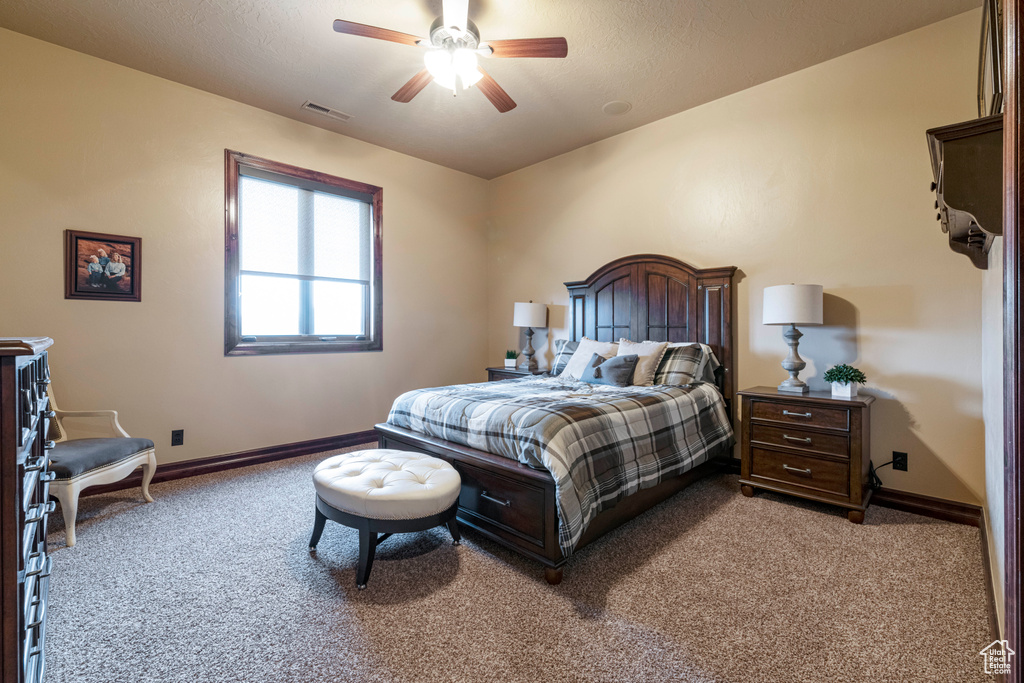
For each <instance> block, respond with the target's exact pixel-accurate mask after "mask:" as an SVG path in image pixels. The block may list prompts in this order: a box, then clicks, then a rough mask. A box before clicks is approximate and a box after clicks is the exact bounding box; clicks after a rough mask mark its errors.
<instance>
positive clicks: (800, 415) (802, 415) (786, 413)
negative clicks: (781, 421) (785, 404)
mask: <svg viewBox="0 0 1024 683" xmlns="http://www.w3.org/2000/svg"><path fill="white" fill-rule="evenodd" d="M782 414H783V415H787V416H789V417H810V416H811V414H810V413H791V412H789V411H788V410H783V411H782Z"/></svg>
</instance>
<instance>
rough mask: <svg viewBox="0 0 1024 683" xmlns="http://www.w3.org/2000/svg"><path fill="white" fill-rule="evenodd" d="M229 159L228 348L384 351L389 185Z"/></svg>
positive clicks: (241, 157)
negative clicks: (384, 228) (384, 201)
mask: <svg viewBox="0 0 1024 683" xmlns="http://www.w3.org/2000/svg"><path fill="white" fill-rule="evenodd" d="M224 159H225V173H226V182H225V187H226V195H227V196H226V217H225V230H224V240H225V242H224V249H225V276H224V287H225V298H224V302H225V303H224V353H225V355H231V356H234V355H252V354H262V353H331V352H338V351H380V350H381V349H382V348H383V344H382V340H381V328H382V326H381V312H382V310H381V215H380V214H381V194H382V190H381V188H379V187H374V186H373V185H367V184H365V183H359V182H356V181H353V180H346V179H344V178H338V177H335V176H329V175H326V174H323V173H317V172H315V171H308V170H305V169H301V168H297V167H295V166H288V165H285V164H280V163H277V162H274V161H267V160H266V159H259V158H256V157H251V156H248V155H245V154H241V153H239V152H233V151H231V150H225V153H224Z"/></svg>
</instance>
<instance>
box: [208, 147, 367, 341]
mask: <svg viewBox="0 0 1024 683" xmlns="http://www.w3.org/2000/svg"><path fill="white" fill-rule="evenodd" d="M240 166H246V167H249V168H254V169H259V170H263V171H268V172H271V173H279V174H282V175H286V176H289V177H292V178H298V179H300V180H305V181H309V182H313V183H322V184H325V185H330V186H332V187H336V188H340V189H344V190H348V191H351V192H359V193H362V194H366V195H370V196H371V198H372V199H371V213H372V215H371V219H370V220H371V222H370V235H371V249H372V252H371V253H372V257H371V261H372V263H371V272H370V306H369V309H370V324H369V327H368V335H367V338H366V339H362V340H357V339H356V338H354V337H346V336H344V335H331V336H330V337H327V336H326V335H324V337H325V338H329V339H331V341H322V340H320V339H318V338H316V337H313V338H311V339H302V340H299V339H296V338H294V337H282V338H279V339H261V340H257V341H242V334H241V329H240V326H239V325H240V320H239V316H240V310H239V301H238V287H239V275H240V261H239V243H238V182H239V177H240V175H241V174H240V173H239V167H240ZM383 193H384V190H383V189H382V188H380V187H377V186H376V185H369V184H367V183H361V182H358V181H355V180H348V179H347V178H341V177H338V176H333V175H328V174H326V173H320V172H317V171H311V170H309V169H305V168H300V167H298V166H291V165H289V164H283V163H280V162H277V161H271V160H269V159H262V158H260V157H255V156H252V155H249V154H243V153H242V152H236V151H233V150H230V149H225V150H224V355H225V356H257V355H263V354H274V353H351V352H359V351H382V350H383V349H384V339H383V332H384V321H383V312H384V305H383V280H384V277H383V252H382V245H383V236H382V229H381V228H382V225H383V217H382V215H383V212H382V208H383Z"/></svg>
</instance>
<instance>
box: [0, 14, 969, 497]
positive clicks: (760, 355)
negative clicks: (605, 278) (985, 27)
mask: <svg viewBox="0 0 1024 683" xmlns="http://www.w3.org/2000/svg"><path fill="white" fill-rule="evenodd" d="M979 20H980V17H979V15H978V12H971V13H968V14H965V15H962V16H960V17H955V18H953V19H950V20H947V21H945V22H942V23H939V24H935V25H933V26H930V27H926V28H924V29H921V30H919V31H916V32H914V33H911V34H907V35H904V36H901V37H898V38H895V39H893V40H890V41H887V42H885V43H881V44H879V45H875V46H872V47H870V48H867V49H864V50H861V51H858V52H855V53H852V54H850V55H846V56H844V57H841V58H839V59H836V60H833V61H830V62H827V63H824V64H821V65H818V66H815V67H813V68H810V69H806V70H804V71H801V72H798V73H796V74H792V75H790V76H787V77H784V78H781V79H778V80H776V81H772V82H770V83H767V84H764V85H761V86H758V87H756V88H753V89H750V90H747V91H744V92H741V93H738V94H736V95H733V96H730V97H727V98H724V99H722V100H718V101H716V102H712V103H710V104H708V105H705V106H702V107H699V108H697V109H694V110H691V111H688V112H684V113H681V114H678V115H676V116H673V117H670V118H667V119H664V120H661V121H658V122H656V123H653V124H650V125H648V126H645V127H643V128H640V129H637V130H634V131H631V132H629V133H626V134H623V135H620V136H617V137H615V138H611V139H608V140H605V141H602V142H599V143H596V144H593V145H590V146H588V147H585V148H582V149H579V150H576V151H574V152H572V153H569V154H566V155H563V156H560V157H557V158H555V159H551V160H549V161H546V162H543V163H541V164H537V165H535V166H532V167H530V168H527V169H523V170H521V171H518V172H516V173H513V174H510V175H507V176H504V177H502V178H499V179H497V180H495V181H491V182H490V183H487V182H485V181H482V180H480V179H477V178H473V177H470V176H467V175H464V174H461V173H457V172H454V171H451V170H447V169H444V168H441V167H438V166H435V165H432V164H429V163H426V162H423V161H420V160H416V159H413V158H410V157H407V156H403V155H401V154H397V153H394V152H391V151H388V150H384V149H382V148H379V147H374V146H372V145H368V144H365V143H362V142H358V141H355V140H352V139H349V138H345V137H343V136H340V135H336V134H332V133H329V132H326V131H323V130H320V129H316V128H311V127H309V126H306V125H303V124H300V123H297V122H295V121H291V120H288V119H284V118H281V117H279V116H275V115H272V114H269V113H266V112H263V111H260V110H257V109H253V108H250V107H247V106H244V105H241V104H238V103H235V102H232V101H230V100H227V99H224V98H221V97H217V96H214V95H210V94H208V93H204V92H201V91H197V90H193V89H190V88H186V87H184V86H180V85H177V84H174V83H171V82H168V81H164V80H161V79H158V78H154V77H152V76H148V75H145V74H142V73H139V72H136V71H132V70H129V69H125V68H122V67H119V66H116V65H113V64H110V63H107V62H103V61H100V60H96V59H93V58H90V57H87V56H84V55H81V54H78V53H74V52H71V51H68V50H64V49H62V48H58V47H55V46H52V45H49V44H46V43H42V42H39V41H36V40H33V39H30V38H27V37H24V36H21V35H19V34H15V33H11V32H8V31H0V63H3V64H4V68H5V74H4V80H3V81H0V87H2V89H3V90H2V92H0V120H2V121H3V126H2V128H0V206H2V207H3V217H2V218H0V246H2V249H3V252H4V254H5V255H7V254H13V255H16V256H9V257H8V258H7V259H5V266H6V267H5V268H3V269H0V286H2V287H3V291H5V292H7V293H8V294H7V295H5V297H4V301H3V303H2V304H0V334H5V335H15V334H47V335H50V336H53V337H54V338H55V339H56V340H57V344H56V345H55V347H54V349H53V364H54V370H55V375H56V379H57V382H58V390H59V391H60V396H61V397H62V398H63V403H64V404H65V405H66V407H71V408H79V407H116V408H118V409H120V410H121V412H122V415H123V418H124V422H125V425H126V427H127V428H128V429H129V430H130V431H132V432H133V433H137V434H140V435H151V436H153V437H154V439H155V440H156V441H157V444H158V446H159V451H158V453H159V454H160V459H161V461H163V462H169V461H172V460H179V459H184V458H192V457H203V456H208V455H214V454H218V453H224V452H232V451H238V450H244V449H249V448H256V447H261V446H266V445H270V444H276V443H286V442H290V441H297V440H304V439H311V438H316V437H320V436H327V435H332V434H341V433H347V432H352V431H357V430H362V429H367V428H369V427H370V426H372V424H373V423H374V422H376V421H379V420H382V419H383V418H384V417H385V416H386V413H387V409H388V407H389V405H390V403H391V401H392V399H393V398H394V397H395V396H396V395H397V394H398V393H400V392H401V391H403V390H406V389H409V388H413V387H416V386H427V385H437V384H443V383H449V382H462V381H474V380H479V379H480V378H481V376H482V368H483V367H484V366H485V365H487V364H498V363H499V361H500V359H501V357H502V354H501V352H502V351H503V350H504V349H505V348H511V347H516V346H518V345H520V341H519V340H518V339H517V335H516V330H515V329H514V328H513V327H512V326H511V311H512V303H513V302H514V301H517V300H524V299H529V298H532V299H534V300H538V301H545V302H550V303H552V304H556V306H555V307H553V309H552V321H553V323H552V324H553V326H554V327H555V328H563V329H562V332H563V333H564V327H565V325H566V324H567V321H565V309H564V308H559V306H564V304H565V303H566V302H567V299H566V296H565V290H564V288H563V287H562V284H561V283H562V282H563V281H565V280H570V279H579V278H583V277H586V276H587V275H589V274H590V272H592V271H593V270H594V269H595V268H597V267H598V266H600V265H602V264H603V263H605V262H607V261H609V260H612V259H614V258H617V257H620V256H623V255H626V254H630V253H639V252H656V253H665V254H669V255H673V256H676V257H678V258H682V259H683V260H686V261H689V262H691V263H693V264H694V265H697V266H701V267H706V266H718V265H736V266H738V267H739V268H740V273H739V275H738V278H737V279H738V286H737V288H736V290H737V291H736V306H737V308H736V311H737V321H736V332H737V361H738V367H737V370H738V377H737V380H738V382H737V383H738V385H739V386H750V385H754V384H773V383H777V382H778V381H780V380H781V379H782V377H783V374H784V373H783V371H782V370H781V368H780V367H779V362H780V361H781V359H782V357H783V355H784V351H785V346H784V344H783V341H782V338H781V330H779V329H778V328H774V327H764V326H762V325H760V322H759V320H760V313H761V303H760V297H761V291H762V290H763V288H764V287H766V286H769V285H774V284H780V283H785V282H794V281H796V282H816V283H820V284H823V285H824V286H825V289H826V292H827V293H828V295H829V296H828V298H827V300H826V323H827V324H826V326H824V327H821V328H810V327H808V328H805V329H804V330H803V331H804V333H805V337H804V339H803V340H802V344H801V351H802V353H803V355H804V357H805V358H807V359H808V361H809V367H808V369H807V370H806V371H805V373H804V375H805V377H808V378H811V380H812V383H813V384H814V385H816V386H818V387H820V386H822V385H821V381H820V376H821V373H822V371H823V370H824V369H825V368H826V367H828V366H829V365H831V364H833V363H839V362H851V363H854V364H856V365H858V366H859V367H861V368H862V369H863V370H864V371H865V372H866V373H867V375H868V378H869V380H870V381H869V388H868V391H869V392H870V393H873V394H874V395H876V396H878V397H879V401H878V402H877V403H876V404H875V408H874V411H873V419H874V430H873V438H872V448H873V451H874V456H873V457H874V460H875V462H876V463H881V462H885V461H886V460H888V456H889V453H890V452H891V451H892V450H905V451H908V452H909V453H910V471H909V472H908V473H894V472H892V471H891V470H888V469H887V470H884V471H883V478H884V480H885V483H886V485H887V486H890V487H893V488H897V489H903V490H908V491H914V492H920V493H925V494H930V495H935V496H940V497H945V498H952V499H956V500H962V501H968V502H978V501H980V500H983V499H984V495H985V475H984V466H983V462H984V459H983V449H984V446H983V444H984V431H983V429H984V428H983V423H982V401H981V391H982V387H981V381H980V379H979V378H980V370H981V348H980V347H981V343H980V342H981V332H980V330H981V316H980V313H979V307H978V301H979V299H980V298H981V296H982V293H981V275H980V271H977V270H975V269H974V268H972V267H971V266H970V263H969V262H968V261H967V259H965V258H964V257H962V256H958V255H956V254H953V253H952V252H951V251H949V249H948V247H947V246H946V245H945V239H944V236H943V235H942V234H941V233H940V232H939V229H938V225H937V223H936V222H935V220H934V213H933V211H932V209H931V206H932V201H933V197H932V195H931V193H930V192H929V190H928V183H929V181H930V180H931V173H930V167H929V162H928V155H927V149H926V145H925V138H924V131H925V129H927V128H929V127H932V126H938V125H943V124H947V123H951V122H955V121H960V120H965V119H969V118H972V117H973V116H974V115H975V112H974V105H973V89H974V79H975V71H974V63H975V59H976V41H977V26H978V22H979ZM225 147H228V148H232V149H237V150H240V151H244V152H247V153H251V154H256V155H260V156H265V157H268V158H271V159H275V160H279V161H283V162H287V163H291V164H297V165H300V166H306V167H309V168H314V169H316V170H320V171H324V172H328V173H332V174H336V175H341V176H345V177H350V178H354V179H357V180H361V181H365V182H369V183H373V184H376V185H381V186H383V187H384V188H385V189H384V202H385V203H384V241H385V253H384V264H385V292H384V294H385V314H384V319H385V351H384V352H383V353H379V354H337V355H323V356H277V357H262V358H234V357H233V358H225V357H224V356H223V354H222V335H223V304H222V296H221V292H222V288H223V263H222V262H223V260H222V257H221V254H222V251H221V250H222V247H223V241H222V240H223V232H222V230H223V219H222V213H223V190H222V186H223V159H222V155H223V149H224V148H225ZM481 226H485V228H484V229H482V228H481ZM66 228H77V229H83V230H96V231H109V232H113V233H118V234H127V235H136V236H141V237H142V238H143V245H144V250H143V252H144V265H145V281H144V282H145V284H144V290H143V301H142V303H139V304H131V303H108V302H81V301H66V300H64V299H63V292H62V276H61V268H62V256H61V250H62V241H61V239H62V232H63V230H64V229H66ZM453 263H457V264H458V267H457V268H454V267H451V264H453ZM40 311H45V313H41V312H40ZM554 332H555V334H556V335H557V334H558V333H559V332H560V330H559V329H555V330H554ZM537 342H538V344H537V345H538V347H539V348H541V352H542V354H546V355H548V356H549V355H550V344H549V342H548V340H547V339H546V334H545V333H543V332H542V333H541V334H540V335H538V338H537ZM174 428H184V429H185V430H186V435H185V437H186V438H185V441H186V444H185V446H182V447H180V448H174V449H173V450H172V449H171V448H170V447H169V431H170V430H171V429H174Z"/></svg>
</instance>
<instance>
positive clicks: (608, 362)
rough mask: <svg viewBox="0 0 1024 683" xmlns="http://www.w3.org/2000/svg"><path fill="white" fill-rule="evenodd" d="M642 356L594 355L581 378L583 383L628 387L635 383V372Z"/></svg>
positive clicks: (633, 354)
mask: <svg viewBox="0 0 1024 683" xmlns="http://www.w3.org/2000/svg"><path fill="white" fill-rule="evenodd" d="M639 360H640V356H638V355H636V354H635V353H632V354H629V355H627V356H614V357H612V358H605V357H604V356H601V355H598V354H596V353H595V354H594V355H593V356H591V357H590V361H589V362H588V363H587V368H586V370H584V371H583V374H582V375H581V376H580V381H581V382H589V383H591V384H609V385H611V386H613V387H628V386H630V385H631V384H632V383H633V372H634V371H636V364H637V362H638V361H639Z"/></svg>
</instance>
